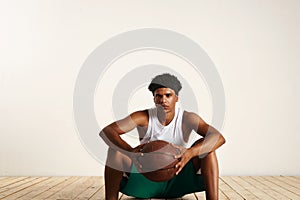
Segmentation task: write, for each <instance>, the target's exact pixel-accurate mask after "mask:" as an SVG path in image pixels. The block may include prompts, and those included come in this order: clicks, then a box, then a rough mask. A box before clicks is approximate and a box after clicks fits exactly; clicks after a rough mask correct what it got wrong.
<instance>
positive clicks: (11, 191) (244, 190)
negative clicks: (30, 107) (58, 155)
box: [0, 176, 300, 200]
mask: <svg viewBox="0 0 300 200" xmlns="http://www.w3.org/2000/svg"><path fill="white" fill-rule="evenodd" d="M299 180H300V177H298V176H287V177H286V176H280V177H279V176H268V177H250V176H247V177H241V176H231V177H220V179H219V199H221V200H229V199H230V200H231V199H247V200H248V199H264V200H273V199H300V184H299ZM104 190H105V186H104V182H103V177H0V198H1V199H3V200H15V199H21V200H29V199H30V200H31V199H35V200H37V199H38V200H40V199H50V200H51V199H76V200H88V199H90V200H104V199H105V196H104ZM120 199H121V200H129V199H134V198H133V197H129V196H126V195H120ZM179 199H180V200H196V199H197V200H201V199H205V192H197V193H194V194H188V195H185V196H183V197H182V198H178V199H177V200H179Z"/></svg>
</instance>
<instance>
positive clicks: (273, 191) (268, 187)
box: [251, 176, 289, 200]
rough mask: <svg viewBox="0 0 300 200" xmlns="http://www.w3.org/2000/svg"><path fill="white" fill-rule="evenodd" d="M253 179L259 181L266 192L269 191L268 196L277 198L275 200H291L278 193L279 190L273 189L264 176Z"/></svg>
mask: <svg viewBox="0 0 300 200" xmlns="http://www.w3.org/2000/svg"><path fill="white" fill-rule="evenodd" d="M251 178H252V179H255V180H257V181H259V182H260V183H261V184H262V185H263V186H264V187H263V188H265V190H267V194H269V195H270V196H272V197H273V198H275V199H285V200H286V199H289V198H288V197H286V196H284V195H282V194H281V193H280V192H279V191H278V188H276V187H275V188H274V187H272V184H270V182H269V181H268V180H266V179H265V178H264V177H263V176H253V177H251Z"/></svg>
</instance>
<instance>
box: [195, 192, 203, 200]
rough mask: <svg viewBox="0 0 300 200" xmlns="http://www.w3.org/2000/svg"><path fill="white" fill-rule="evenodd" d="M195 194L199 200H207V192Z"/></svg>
mask: <svg viewBox="0 0 300 200" xmlns="http://www.w3.org/2000/svg"><path fill="white" fill-rule="evenodd" d="M195 196H196V199H197V200H205V192H196V193H195Z"/></svg>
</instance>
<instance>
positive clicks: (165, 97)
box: [154, 88, 178, 113]
mask: <svg viewBox="0 0 300 200" xmlns="http://www.w3.org/2000/svg"><path fill="white" fill-rule="evenodd" d="M177 101H178V96H177V95H176V94H175V92H174V90H172V89H170V88H158V89H156V90H155V91H154V103H155V104H156V105H160V106H161V107H162V108H163V109H164V111H165V112H166V113H167V112H170V111H174V110H175V105H176V102H177Z"/></svg>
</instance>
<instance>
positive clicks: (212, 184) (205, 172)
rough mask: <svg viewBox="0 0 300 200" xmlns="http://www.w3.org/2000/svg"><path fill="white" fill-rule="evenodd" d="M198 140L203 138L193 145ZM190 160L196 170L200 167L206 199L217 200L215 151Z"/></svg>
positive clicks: (202, 140) (217, 185)
mask: <svg viewBox="0 0 300 200" xmlns="http://www.w3.org/2000/svg"><path fill="white" fill-rule="evenodd" d="M199 142H204V139H203V138H201V139H199V140H198V141H196V142H195V143H194V144H193V146H194V145H196V144H198V143H199ZM192 162H193V165H194V168H195V170H196V172H197V171H198V170H199V169H200V168H201V175H202V177H203V181H204V184H205V187H206V189H205V195H206V199H207V200H217V199H218V198H219V166H218V160H217V155H216V152H215V151H212V152H210V153H209V154H207V155H206V156H205V157H203V158H199V157H194V158H193V159H192Z"/></svg>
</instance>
